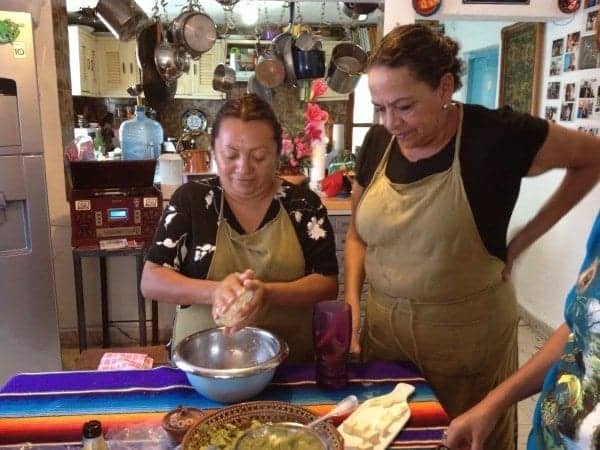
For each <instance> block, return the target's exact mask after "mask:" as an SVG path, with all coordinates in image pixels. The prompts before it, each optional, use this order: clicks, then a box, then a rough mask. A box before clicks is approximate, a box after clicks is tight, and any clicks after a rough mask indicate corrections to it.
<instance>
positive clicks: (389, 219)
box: [355, 110, 518, 449]
mask: <svg viewBox="0 0 600 450" xmlns="http://www.w3.org/2000/svg"><path fill="white" fill-rule="evenodd" d="M461 111H462V110H461ZM460 116H461V117H462V114H460ZM460 138H461V133H460V125H459V131H458V133H457V134H456V141H455V149H456V150H455V154H454V159H453V162H452V166H451V168H450V169H449V170H447V171H446V172H442V173H437V174H433V175H430V176H428V177H426V178H424V179H422V180H419V181H418V182H415V183H411V184H406V185H399V184H394V183H392V182H390V180H389V179H388V178H387V177H386V176H385V168H386V165H387V161H388V159H389V153H390V149H391V147H392V145H391V144H392V142H391V141H390V143H389V145H388V147H387V149H386V152H385V154H384V157H383V159H382V160H381V162H380V164H379V167H378V168H377V169H376V171H375V175H374V177H373V180H372V182H371V184H370V185H369V186H368V187H367V188H366V189H365V191H364V192H363V195H362V197H361V199H360V202H359V204H358V207H357V209H356V217H355V226H356V231H357V232H358V234H359V235H360V236H361V238H362V239H363V241H365V242H368V246H367V248H366V253H365V271H366V276H367V279H368V280H369V283H370V290H369V294H368V300H367V319H366V320H367V324H366V326H365V333H364V335H363V340H362V349H363V352H364V356H365V357H366V358H367V359H388V360H408V361H413V362H415V363H416V364H417V365H418V366H419V368H420V369H421V370H422V371H423V373H424V374H425V376H426V378H427V380H428V381H429V382H430V383H431V385H432V386H433V387H434V389H435V393H436V394H437V396H438V397H439V399H440V401H441V403H442V405H443V406H444V408H445V409H446V411H447V412H448V413H449V415H450V416H451V417H455V416H456V415H458V414H460V413H461V412H462V411H465V409H467V408H469V407H470V406H472V405H473V404H475V403H477V401H479V400H480V399H481V398H482V397H483V396H484V395H485V394H486V393H487V392H489V391H490V390H491V389H492V388H493V387H494V386H495V385H496V384H497V383H498V382H499V381H500V380H503V379H504V378H506V377H507V376H508V375H510V374H511V373H512V372H514V371H515V370H516V368H517V364H518V353H517V345H516V344H517V320H518V317H517V305H516V299H515V295H514V292H513V289H512V286H511V284H510V283H508V282H505V281H503V280H502V278H501V276H500V274H501V272H502V269H503V267H504V263H503V262H502V261H500V260H499V259H498V258H496V257H494V256H491V255H490V254H489V253H488V252H487V250H486V249H485V247H484V245H483V243H482V242H481V239H480V237H479V233H478V231H477V228H476V226H475V223H474V221H473V216H472V214H471V211H470V209H469V203H468V201H467V199H466V196H465V192H464V189H463V185H462V180H461V176H460V161H459V153H460ZM392 139H395V138H392ZM374 217H376V218H377V219H376V220H373V218H374ZM514 414H515V412H514V409H512V410H510V411H508V412H507V413H506V414H505V415H504V416H503V417H502V419H501V420H500V421H499V422H498V424H497V426H496V429H495V431H494V434H493V435H492V436H491V437H490V442H494V443H495V447H494V448H497V449H509V448H513V446H514V433H515V428H514V426H515V424H514V417H515V415H514Z"/></svg>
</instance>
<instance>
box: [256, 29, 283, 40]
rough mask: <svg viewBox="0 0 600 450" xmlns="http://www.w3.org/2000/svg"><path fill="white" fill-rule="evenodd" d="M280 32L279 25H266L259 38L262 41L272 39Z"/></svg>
mask: <svg viewBox="0 0 600 450" xmlns="http://www.w3.org/2000/svg"><path fill="white" fill-rule="evenodd" d="M280 34H281V30H280V29H279V27H276V26H275V25H267V26H266V27H265V28H264V29H263V31H262V33H261V35H260V38H261V39H262V40H263V41H272V40H273V39H274V38H275V37H277V36H279V35H280Z"/></svg>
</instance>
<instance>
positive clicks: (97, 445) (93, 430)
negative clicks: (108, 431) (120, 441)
mask: <svg viewBox="0 0 600 450" xmlns="http://www.w3.org/2000/svg"><path fill="white" fill-rule="evenodd" d="M81 443H82V444H83V450H108V446H107V445H106V441H105V440H104V436H103V435H102V424H101V423H100V421H98V420H90V421H89V422H86V423H84V424H83V439H82V440H81Z"/></svg>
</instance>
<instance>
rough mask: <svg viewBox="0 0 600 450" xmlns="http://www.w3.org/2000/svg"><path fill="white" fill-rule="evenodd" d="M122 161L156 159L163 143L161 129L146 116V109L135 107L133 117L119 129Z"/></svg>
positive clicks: (141, 106)
mask: <svg viewBox="0 0 600 450" xmlns="http://www.w3.org/2000/svg"><path fill="white" fill-rule="evenodd" d="M119 140H120V141H121V151H122V158H123V159H158V157H159V156H160V148H161V145H162V142H163V128H162V126H161V125H160V123H158V122H157V121H156V120H152V119H150V118H149V117H148V116H146V107H145V106H144V105H137V106H136V107H135V117H134V118H133V119H130V120H126V121H125V122H123V123H122V124H121V127H120V128H119Z"/></svg>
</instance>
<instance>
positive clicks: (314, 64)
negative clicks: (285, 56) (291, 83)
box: [293, 48, 325, 80]
mask: <svg viewBox="0 0 600 450" xmlns="http://www.w3.org/2000/svg"><path fill="white" fill-rule="evenodd" d="M293 57H294V71H295V72H296V78H297V79H298V80H306V79H311V78H323V77H324V76H325V52H324V51H323V50H308V51H303V50H299V49H297V48H294V49H293Z"/></svg>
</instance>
